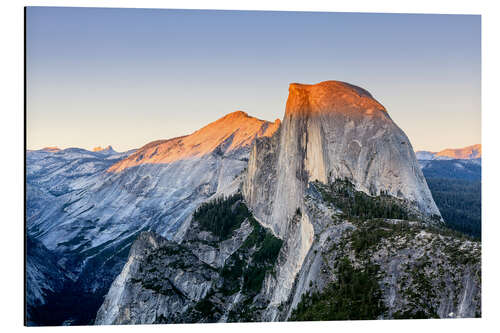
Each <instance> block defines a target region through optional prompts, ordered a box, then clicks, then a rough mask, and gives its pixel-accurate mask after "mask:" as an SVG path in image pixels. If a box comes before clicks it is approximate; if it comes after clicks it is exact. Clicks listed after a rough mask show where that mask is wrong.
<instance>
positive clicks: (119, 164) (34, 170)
mask: <svg viewBox="0 0 500 333" xmlns="http://www.w3.org/2000/svg"><path fill="white" fill-rule="evenodd" d="M279 124H280V122H279V121H276V122H274V123H273V122H268V121H264V120H260V119H257V118H254V117H250V116H248V115H247V114H246V113H244V112H241V111H238V112H233V113H231V114H228V115H226V116H225V117H222V118H221V119H219V120H217V121H215V122H213V123H211V124H209V125H207V126H205V127H203V128H201V129H200V130H198V131H196V132H194V133H192V134H190V135H187V136H184V137H180V138H174V139H170V140H160V141H155V142H152V143H149V144H147V145H145V146H144V147H142V148H139V149H137V150H132V151H128V152H124V153H117V152H115V151H114V150H113V149H111V148H108V149H103V150H99V151H95V152H92V151H88V150H85V149H77V148H68V149H64V150H58V149H43V150H39V151H29V152H27V233H28V235H29V236H30V237H32V238H33V239H35V240H37V241H40V242H41V243H42V244H43V245H44V246H45V247H47V248H48V250H50V251H51V252H53V253H55V254H56V255H57V256H58V258H59V260H58V264H59V265H60V267H61V268H62V269H63V270H64V271H65V272H66V274H68V275H71V276H72V278H73V279H74V280H75V282H76V284H77V285H78V291H75V293H76V292H78V293H81V294H85V295H88V294H91V295H95V296H96V297H102V296H103V295H104V294H105V293H106V292H107V290H108V289H109V286H110V284H111V283H112V282H113V280H114V279H115V277H116V276H117V275H118V274H119V273H120V271H121V269H122V267H123V265H124V263H125V262H126V260H127V255H128V253H129V250H130V246H131V245H132V243H133V242H134V240H135V239H136V238H137V237H138V235H139V234H140V233H141V232H143V231H154V232H155V233H157V234H159V235H160V236H163V237H165V238H167V239H176V240H178V239H182V237H183V233H184V232H185V230H186V228H187V227H188V226H189V221H190V216H191V214H192V213H193V211H194V210H195V209H196V207H198V206H199V205H200V204H201V203H202V202H204V201H206V200H208V199H210V198H212V197H215V196H217V195H223V194H225V193H232V192H234V191H235V190H236V189H237V188H238V186H239V184H240V182H241V181H240V180H239V177H241V174H242V172H243V170H244V169H245V168H246V166H247V161H248V155H249V152H250V148H251V145H252V143H253V142H254V141H255V139H256V138H259V137H266V136H270V135H271V134H272V133H273V132H274V131H275V130H276V129H277V128H278V127H279ZM92 297H93V296H92ZM96 310H97V309H95V310H93V311H96ZM89 311H92V310H91V309H89Z"/></svg>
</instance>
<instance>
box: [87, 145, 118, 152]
mask: <svg viewBox="0 0 500 333" xmlns="http://www.w3.org/2000/svg"><path fill="white" fill-rule="evenodd" d="M92 151H94V152H105V151H110V152H111V151H114V149H113V147H111V146H107V147H106V148H102V147H101V146H97V147H94V148H93V149H92Z"/></svg>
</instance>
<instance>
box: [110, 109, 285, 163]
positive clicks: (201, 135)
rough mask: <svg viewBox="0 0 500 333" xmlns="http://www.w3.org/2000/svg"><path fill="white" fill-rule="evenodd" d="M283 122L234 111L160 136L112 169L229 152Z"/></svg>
mask: <svg viewBox="0 0 500 333" xmlns="http://www.w3.org/2000/svg"><path fill="white" fill-rule="evenodd" d="M279 126H280V120H279V119H277V120H276V121H275V122H274V123H271V122H268V121H265V120H261V119H258V118H255V117H251V116H249V115H248V114H247V113H246V112H243V111H235V112H231V113H229V114H227V115H225V116H223V117H222V118H219V119H217V120H216V121H214V122H211V123H209V124H208V125H206V126H204V127H202V128H200V129H199V130H197V131H195V132H193V133H192V134H189V135H185V136H181V137H177V138H172V139H168V140H159V141H154V142H151V143H148V144H146V145H145V146H143V147H142V148H139V149H138V150H137V151H136V152H135V153H133V154H132V155H130V156H129V157H128V158H126V159H124V160H121V161H119V162H117V163H116V164H115V165H113V166H111V167H110V168H109V169H108V171H109V172H121V171H123V170H125V169H127V168H131V167H135V166H138V165H141V164H161V163H172V162H175V161H178V160H182V159H189V158H198V157H201V156H203V155H206V154H210V153H212V152H214V151H215V150H216V149H217V148H219V150H220V151H219V153H222V154H226V153H230V152H231V151H234V150H236V149H239V148H243V147H248V146H250V145H251V144H252V143H253V140H254V139H255V138H257V137H262V136H264V137H266V136H271V135H272V134H273V133H274V132H275V131H276V130H277V129H278V127H279Z"/></svg>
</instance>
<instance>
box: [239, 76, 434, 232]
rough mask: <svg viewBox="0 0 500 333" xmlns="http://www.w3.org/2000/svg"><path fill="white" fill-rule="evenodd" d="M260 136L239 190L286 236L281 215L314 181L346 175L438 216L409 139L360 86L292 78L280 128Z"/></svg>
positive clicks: (368, 189)
mask: <svg viewBox="0 0 500 333" xmlns="http://www.w3.org/2000/svg"><path fill="white" fill-rule="evenodd" d="M265 141H266V142H265V143H260V144H259V143H258V144H256V145H255V146H254V148H253V151H252V152H251V159H250V161H249V166H248V177H247V179H246V182H245V186H244V194H245V198H246V199H247V201H248V202H249V204H250V206H251V207H252V208H254V207H255V209H256V216H257V218H259V219H260V220H262V221H263V223H268V224H270V225H272V228H273V230H275V232H276V233H277V234H279V235H282V236H285V235H286V229H287V226H286V222H285V221H286V220H287V219H289V218H290V216H291V215H292V213H293V211H295V209H296V208H297V207H300V206H301V201H302V197H303V194H304V189H305V186H306V185H307V182H310V181H315V180H318V181H320V182H322V183H329V182H332V181H334V180H335V179H344V178H347V179H349V180H351V181H352V183H353V184H354V185H355V186H356V188H357V189H358V190H360V191H363V192H366V193H368V194H370V195H379V194H381V193H382V192H384V193H386V194H389V195H392V196H394V197H397V198H401V199H405V200H407V201H409V202H410V203H411V204H412V205H414V206H415V208H417V209H418V210H420V211H421V212H422V213H424V214H425V215H427V216H432V215H436V216H440V213H439V210H438V209H437V207H436V205H435V203H434V200H433V199H432V195H431V193H430V191H429V189H428V187H427V183H426V181H425V178H424V176H423V174H422V172H421V170H420V167H419V164H418V162H417V159H416V157H415V153H414V152H413V149H412V146H411V143H410V141H409V139H408V137H407V136H406V135H405V134H404V132H403V131H402V130H401V129H400V128H399V127H398V126H397V125H396V124H395V123H394V122H393V121H392V119H391V118H390V116H389V114H388V113H387V111H386V110H385V108H384V107H383V106H382V105H381V104H379V103H378V102H377V101H376V100H375V99H374V98H373V97H372V96H371V95H370V93H368V92H367V91H366V90H364V89H361V88H358V87H355V86H352V85H350V84H347V83H343V82H338V81H325V82H322V83H319V84H316V85H303V84H296V83H292V84H291V85H290V89H289V96H288V100H287V105H286V112H285V117H284V120H283V124H282V126H281V129H280V131H279V132H276V133H275V137H273V138H271V139H270V140H265ZM269 163H274V164H269ZM262 187H265V188H266V190H267V191H264V190H262ZM265 192H267V193H268V195H265V196H263V194H264V193H265ZM285 202H286V203H288V204H286V205H285V204H283V203H285ZM271 221H272V222H271Z"/></svg>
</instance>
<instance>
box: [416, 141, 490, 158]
mask: <svg viewBox="0 0 500 333" xmlns="http://www.w3.org/2000/svg"><path fill="white" fill-rule="evenodd" d="M415 154H416V155H417V158H418V159H419V160H440V159H444V160H446V159H449V160H451V159H467V160H470V159H478V158H481V157H482V145H481V144H480V143H478V144H474V145H471V146H466V147H462V148H446V149H443V150H440V151H438V152H432V151H427V150H419V151H416V152H415Z"/></svg>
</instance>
